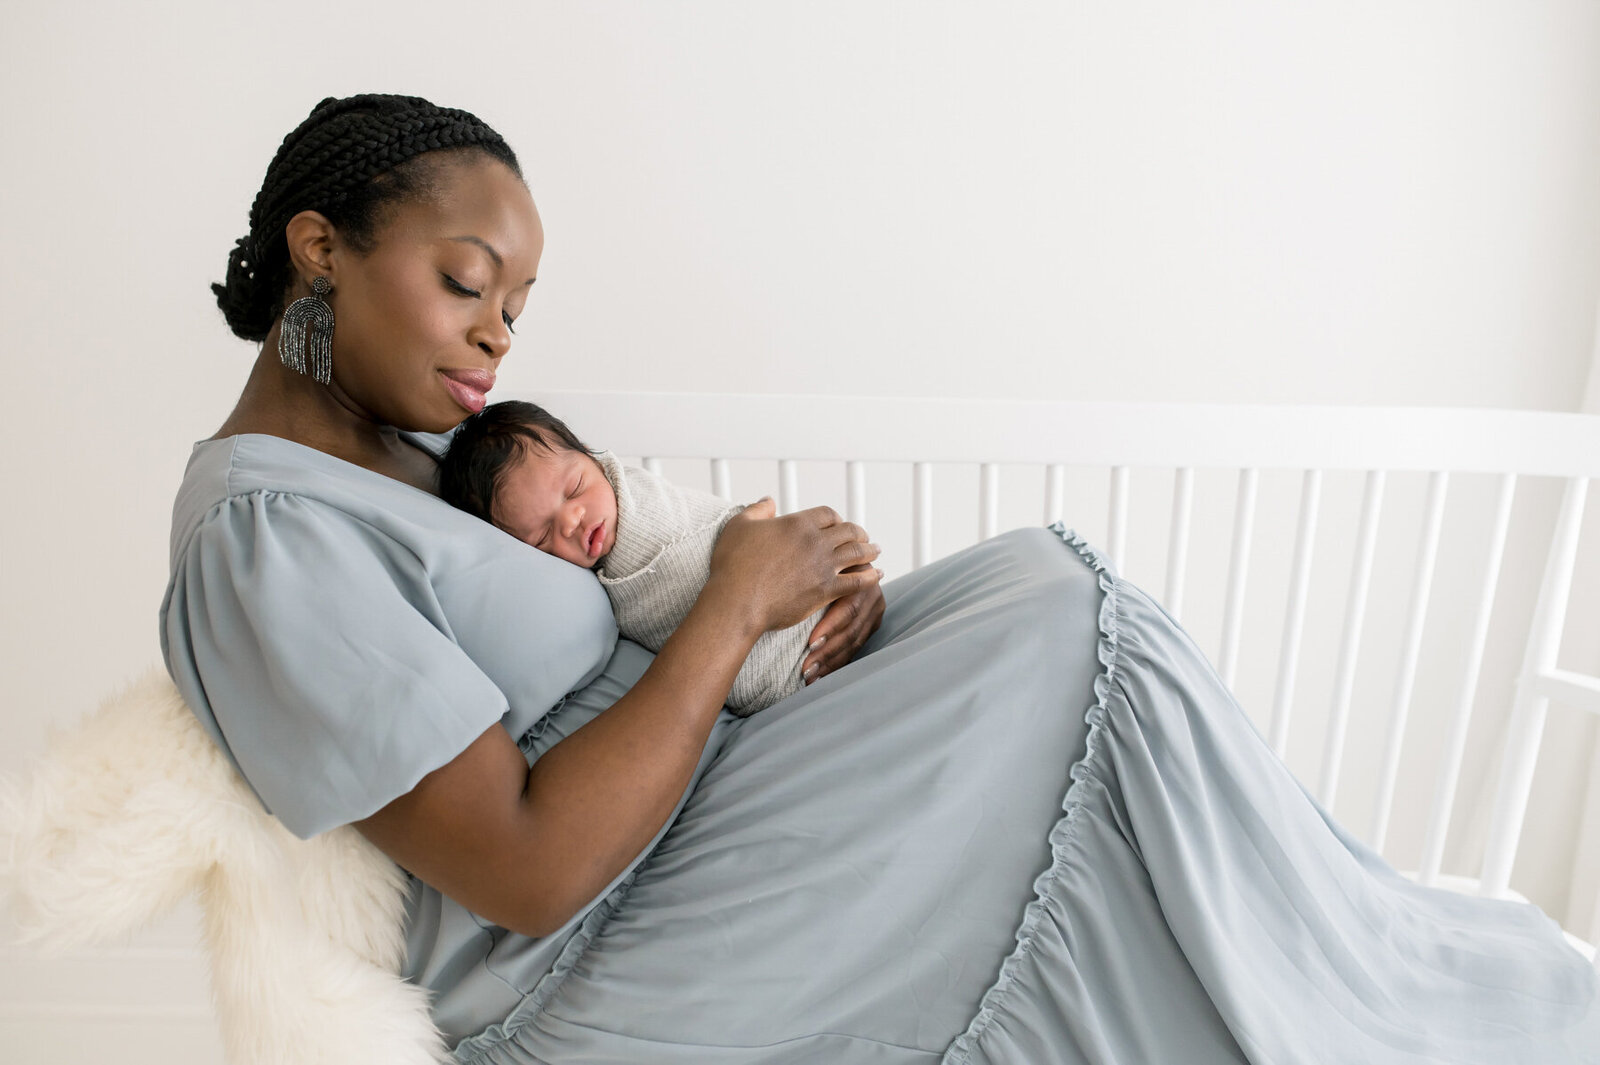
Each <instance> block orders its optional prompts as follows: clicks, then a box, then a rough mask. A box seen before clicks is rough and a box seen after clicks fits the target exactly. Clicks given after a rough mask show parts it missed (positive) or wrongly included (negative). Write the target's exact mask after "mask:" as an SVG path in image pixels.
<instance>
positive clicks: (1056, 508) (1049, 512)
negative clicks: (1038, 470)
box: [1044, 466, 1067, 525]
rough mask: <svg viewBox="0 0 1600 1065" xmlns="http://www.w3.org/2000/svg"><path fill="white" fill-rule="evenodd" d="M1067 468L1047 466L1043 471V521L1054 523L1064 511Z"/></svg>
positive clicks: (1049, 523)
mask: <svg viewBox="0 0 1600 1065" xmlns="http://www.w3.org/2000/svg"><path fill="white" fill-rule="evenodd" d="M1066 501H1067V468H1066V467H1065V466H1048V467H1046V468H1045V471H1044V523H1045V524H1046V525H1054V524H1055V523H1056V522H1058V521H1060V520H1061V516H1062V514H1063V513H1064V512H1065V511H1066Z"/></svg>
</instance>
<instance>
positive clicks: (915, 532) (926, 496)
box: [911, 462, 933, 569]
mask: <svg viewBox="0 0 1600 1065" xmlns="http://www.w3.org/2000/svg"><path fill="white" fill-rule="evenodd" d="M932 557H933V463H931V462H914V463H912V464H911V568H912V569H918V568H920V567H921V566H924V565H926V564H927V563H928V561H929V560H930V559H931V558H932Z"/></svg>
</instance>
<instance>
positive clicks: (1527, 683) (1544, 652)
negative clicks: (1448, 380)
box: [1479, 477, 1589, 898]
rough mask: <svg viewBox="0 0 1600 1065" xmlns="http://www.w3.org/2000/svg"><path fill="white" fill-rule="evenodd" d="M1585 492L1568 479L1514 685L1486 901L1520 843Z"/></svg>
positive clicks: (1487, 860)
mask: <svg viewBox="0 0 1600 1065" xmlns="http://www.w3.org/2000/svg"><path fill="white" fill-rule="evenodd" d="M1588 492H1589V481H1588V479H1587V478H1585V477H1573V478H1571V479H1569V480H1568V481H1567V488H1566V491H1565V492H1564V493H1562V496H1561V512H1560V514H1559V516H1558V517H1557V518H1556V532H1555V537H1554V539H1553V541H1552V542H1551V544H1550V555H1549V558H1548V560H1547V562H1546V564H1545V569H1544V580H1543V581H1542V582H1541V584H1540V586H1539V601H1538V604H1537V605H1536V606H1535V607H1534V609H1533V625H1532V629H1531V631H1530V634H1529V637H1528V650H1527V654H1526V656H1525V657H1524V658H1523V662H1522V674H1521V676H1520V677H1519V678H1518V680H1517V697H1516V702H1515V703H1514V704H1513V705H1512V709H1511V720H1510V721H1509V722H1508V723H1507V726H1506V744H1505V753H1504V754H1503V755H1502V757H1501V762H1500V784H1499V790H1498V791H1497V792H1496V794H1495V801H1494V814H1493V816H1492V818H1491V819H1490V821H1489V838H1488V842H1487V843H1486V844H1485V845H1484V859H1483V878H1482V881H1481V883H1480V887H1479V890H1480V891H1481V892H1482V893H1483V894H1485V895H1488V896H1490V897H1492V898H1498V897H1500V896H1503V895H1504V894H1505V892H1506V888H1507V887H1509V886H1510V884H1511V863H1512V860H1513V859H1514V858H1515V857H1516V854H1517V842H1518V840H1520V839H1521V838H1522V820H1523V818H1524V817H1525V816H1526V815H1527V812H1528V794H1529V792H1530V791H1532V789H1533V770H1534V765H1535V764H1536V763H1537V762H1538V759H1539V740H1540V738H1541V737H1542V736H1543V735H1544V717H1545V711H1546V710H1547V709H1549V706H1550V697H1549V695H1548V694H1546V693H1545V692H1544V691H1542V690H1541V688H1540V684H1539V679H1540V677H1541V676H1542V675H1545V674H1548V673H1551V672H1553V671H1554V670H1555V668H1556V656H1557V653H1558V652H1559V651H1560V649H1561V630H1562V629H1563V628H1564V627H1565V625H1566V617H1567V598H1568V596H1569V595H1571V593H1572V570H1573V566H1574V564H1575V563H1576V562H1577V558H1578V533H1579V531H1580V530H1581V527H1582V525H1583V503H1584V498H1585V496H1587V495H1588Z"/></svg>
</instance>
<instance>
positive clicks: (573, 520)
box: [566, 503, 583, 536]
mask: <svg viewBox="0 0 1600 1065" xmlns="http://www.w3.org/2000/svg"><path fill="white" fill-rule="evenodd" d="M582 527H583V504H582V503H574V504H572V505H571V506H570V507H568V508H567V532H566V535H568V536H571V535H572V534H573V533H575V532H577V531H578V530H579V529H580V528H582Z"/></svg>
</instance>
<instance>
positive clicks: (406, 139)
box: [211, 93, 522, 341]
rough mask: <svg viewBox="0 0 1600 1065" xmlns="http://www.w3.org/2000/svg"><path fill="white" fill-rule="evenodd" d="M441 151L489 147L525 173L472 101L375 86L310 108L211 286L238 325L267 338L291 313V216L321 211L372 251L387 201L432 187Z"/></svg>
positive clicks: (240, 331) (244, 332) (487, 151)
mask: <svg viewBox="0 0 1600 1065" xmlns="http://www.w3.org/2000/svg"><path fill="white" fill-rule="evenodd" d="M438 152H451V153H476V154H481V155H484V156H487V157H489V158H492V159H496V160H498V161H500V162H501V163H504V164H505V165H506V166H507V167H508V168H509V169H510V170H511V172H512V173H514V174H516V175H517V176H518V177H519V178H520V177H521V176H522V169H521V167H520V166H518V164H517V157H516V155H515V153H513V152H512V151H511V148H510V147H509V146H508V145H507V144H506V142H505V141H504V140H503V139H502V138H501V136H500V134H498V133H496V132H495V131H494V130H493V129H491V128H490V127H489V126H488V125H486V124H485V123H484V122H483V121H482V120H481V119H479V118H477V117H476V116H474V115H472V114H469V113H468V112H466V111H460V110H457V109H455V108H452V107H439V106H437V105H435V104H432V103H429V102H428V101H427V100H424V99H422V98H420V97H417V96H391V95H386V94H377V93H367V94H363V95H360V96H348V97H345V98H344V99H342V100H341V99H335V98H334V97H331V96H330V97H328V98H327V99H325V100H323V101H322V102H321V103H319V104H317V106H316V107H314V108H312V109H311V114H310V115H309V116H308V117H307V118H306V120H305V121H304V122H302V123H300V125H299V126H297V127H295V129H294V131H293V132H291V133H290V134H289V135H288V136H287V137H285V138H284V139H283V143H282V144H281V145H279V146H278V154H276V155H275V156H273V157H272V163H271V165H270V166H268V167H267V176H266V178H265V179H264V180H263V181H262V183H261V191H260V192H258V193H257V194H256V199H255V203H254V204H252V205H251V207H250V232H249V233H247V234H245V235H244V236H243V237H241V238H239V240H238V242H237V243H236V244H235V245H234V248H233V251H231V252H230V253H229V254H228V273H227V279H226V280H225V281H224V282H223V283H222V284H220V285H212V286H211V291H212V292H214V293H215V294H216V297H217V306H218V307H220V308H222V313H223V315H224V316H225V317H226V318H227V320H228V327H229V328H230V329H232V330H233V332H234V334H235V335H236V336H239V337H242V338H243V339H245V340H256V341H260V340H265V339H266V337H267V333H268V332H270V331H271V329H272V326H273V324H274V323H275V322H276V321H277V320H278V316H279V315H280V314H282V313H283V307H284V300H285V297H286V295H287V293H288V291H289V282H290V280H291V278H290V262H289V245H288V241H287V239H286V238H285V236H284V227H285V226H286V225H287V224H288V222H289V219H291V218H293V217H294V216H295V215H296V214H299V213H300V212H301V211H317V212H320V213H321V214H322V215H324V216H325V217H326V218H327V219H328V221H330V222H332V223H333V224H334V225H335V226H336V227H338V229H339V234H340V236H341V237H342V238H343V239H344V240H345V241H346V242H348V243H349V244H350V245H351V247H353V248H354V249H355V250H356V251H358V252H362V253H365V252H368V251H371V250H372V247H373V235H374V232H375V231H376V229H377V225H378V222H379V220H380V216H381V213H382V211H383V210H384V209H385V208H387V207H388V206H390V205H391V204H396V203H401V202H405V201H409V200H413V199H417V198H419V197H422V196H426V195H428V194H429V193H430V192H432V191H433V184H432V182H433V178H434V177H435V174H436V171H437V167H436V166H435V165H434V163H435V162H436V161H437V157H435V158H434V159H428V158H425V157H426V156H428V155H429V154H430V153H438Z"/></svg>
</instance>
